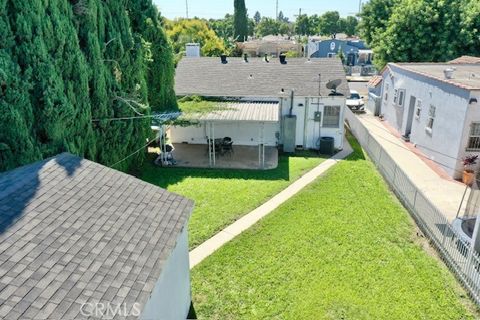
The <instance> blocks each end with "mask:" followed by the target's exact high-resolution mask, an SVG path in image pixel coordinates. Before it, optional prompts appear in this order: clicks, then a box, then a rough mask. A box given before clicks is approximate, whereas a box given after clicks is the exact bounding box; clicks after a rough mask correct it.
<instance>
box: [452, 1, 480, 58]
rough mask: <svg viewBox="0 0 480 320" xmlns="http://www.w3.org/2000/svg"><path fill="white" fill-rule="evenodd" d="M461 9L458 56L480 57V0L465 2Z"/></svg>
mask: <svg viewBox="0 0 480 320" xmlns="http://www.w3.org/2000/svg"><path fill="white" fill-rule="evenodd" d="M460 9H461V13H460V19H459V21H460V26H459V28H458V30H460V32H459V33H458V38H457V39H458V44H457V46H456V50H457V52H458V54H457V55H462V54H468V55H474V56H480V37H479V36H478V34H479V31H480V2H479V1H478V0H467V1H463V5H462V6H461V7H460Z"/></svg>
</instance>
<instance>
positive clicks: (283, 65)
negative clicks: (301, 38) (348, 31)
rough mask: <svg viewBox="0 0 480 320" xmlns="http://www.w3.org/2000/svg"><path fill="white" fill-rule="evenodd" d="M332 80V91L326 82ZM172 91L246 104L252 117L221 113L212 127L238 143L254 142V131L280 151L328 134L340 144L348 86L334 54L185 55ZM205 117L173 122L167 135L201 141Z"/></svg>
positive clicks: (311, 144) (308, 145)
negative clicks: (290, 56)
mask: <svg viewBox="0 0 480 320" xmlns="http://www.w3.org/2000/svg"><path fill="white" fill-rule="evenodd" d="M332 81H336V90H334V92H333V91H332V90H331V89H328V88H327V83H329V82H330V84H332ZM329 87H330V88H331V87H332V86H329ZM175 91H176V93H177V95H178V96H179V97H182V96H190V95H199V96H203V97H207V98H215V99H218V100H222V101H228V102H230V103H237V104H236V105H235V108H236V109H239V108H240V109H241V108H242V107H246V108H249V112H248V113H249V115H245V117H244V118H245V119H252V120H256V121H249V122H248V121H241V120H245V119H237V120H238V121H236V120H235V116H232V115H230V116H231V117H230V118H229V117H228V115H226V116H225V118H224V119H223V120H224V121H223V127H216V135H217V136H218V135H220V136H224V135H228V136H229V137H232V138H233V140H235V141H238V142H239V143H240V144H242V145H257V144H258V143H259V132H260V135H261V139H262V140H261V141H262V144H265V145H266V146H269V147H278V148H283V150H284V151H286V152H294V151H295V149H298V148H302V149H318V148H319V139H320V137H332V138H334V140H335V142H334V144H335V148H337V149H342V148H343V136H344V128H343V119H344V110H345V101H346V96H347V94H348V91H349V90H348V84H347V80H346V77H345V71H344V69H343V66H342V63H341V61H340V59H328V58H327V59H312V60H310V59H303V58H295V59H286V58H285V57H280V58H279V59H271V60H268V59H266V58H229V57H226V56H222V57H219V58H211V57H201V58H189V57H185V58H183V59H182V60H181V61H180V62H179V64H178V67H177V70H176V76H175ZM272 110H273V111H272ZM272 112H273V115H272V114H271V113H272ZM267 113H269V114H270V115H266V114H267ZM275 113H276V116H275ZM264 118H266V119H273V120H274V121H264V120H262V119H264ZM204 120H205V119H204ZM214 120H215V119H214ZM217 120H218V119H217ZM211 122H213V121H203V122H202V123H200V124H199V125H198V126H196V127H186V128H185V127H174V128H172V129H171V130H172V134H171V138H172V140H173V142H174V143H190V144H193V143H196V144H206V143H207V140H206V139H207V136H209V133H210V132H211V129H209V128H210V127H209V126H210V124H209V123H211ZM210 136H211V135H210Z"/></svg>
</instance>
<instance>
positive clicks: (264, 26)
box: [256, 17, 290, 37]
mask: <svg viewBox="0 0 480 320" xmlns="http://www.w3.org/2000/svg"><path fill="white" fill-rule="evenodd" d="M256 34H257V36H259V37H265V36H268V35H283V34H290V25H289V24H287V23H283V22H280V21H279V20H275V19H272V18H268V17H263V18H262V20H261V21H260V23H259V24H258V26H257V28H256Z"/></svg>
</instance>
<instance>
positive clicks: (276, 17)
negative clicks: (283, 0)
mask: <svg viewBox="0 0 480 320" xmlns="http://www.w3.org/2000/svg"><path fill="white" fill-rule="evenodd" d="M275 12H276V16H275V20H278V0H277V6H276V8H275Z"/></svg>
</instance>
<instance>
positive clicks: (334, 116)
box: [323, 106, 340, 128]
mask: <svg viewBox="0 0 480 320" xmlns="http://www.w3.org/2000/svg"><path fill="white" fill-rule="evenodd" d="M323 126H324V127H325V128H338V127H339V126H340V107H339V106H325V111H324V114H323Z"/></svg>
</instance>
